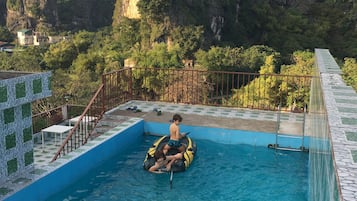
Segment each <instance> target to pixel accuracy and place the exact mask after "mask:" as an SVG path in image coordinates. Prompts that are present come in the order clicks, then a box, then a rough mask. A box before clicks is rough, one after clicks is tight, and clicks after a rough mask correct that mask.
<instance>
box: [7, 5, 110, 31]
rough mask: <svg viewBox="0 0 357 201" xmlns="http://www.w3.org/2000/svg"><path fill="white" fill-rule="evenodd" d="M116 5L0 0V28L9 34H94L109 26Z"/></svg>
mask: <svg viewBox="0 0 357 201" xmlns="http://www.w3.org/2000/svg"><path fill="white" fill-rule="evenodd" d="M115 1H116V0H67V1H57V0H26V1H25V0H11V1H10V0H0V25H2V26H7V27H8V29H9V30H10V31H12V32H16V31H17V30H19V29H22V28H29V29H34V30H38V31H58V30H62V31H63V30H80V29H87V30H93V29H96V28H99V27H103V26H107V25H110V24H111V21H112V16H113V9H114V3H115ZM39 29H40V30H39Z"/></svg>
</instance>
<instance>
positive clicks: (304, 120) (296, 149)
mask: <svg viewBox="0 0 357 201" xmlns="http://www.w3.org/2000/svg"><path fill="white" fill-rule="evenodd" d="M280 115H281V107H280V105H279V106H278V112H277V124H276V132H275V144H269V145H268V148H272V149H276V150H285V151H304V152H308V151H309V150H308V149H307V148H305V146H304V139H305V122H306V106H305V107H304V117H303V124H302V136H290V135H281V134H280V122H281V120H280ZM282 138H290V139H292V138H295V139H301V146H300V147H299V148H293V147H289V146H286V147H284V146H279V139H282Z"/></svg>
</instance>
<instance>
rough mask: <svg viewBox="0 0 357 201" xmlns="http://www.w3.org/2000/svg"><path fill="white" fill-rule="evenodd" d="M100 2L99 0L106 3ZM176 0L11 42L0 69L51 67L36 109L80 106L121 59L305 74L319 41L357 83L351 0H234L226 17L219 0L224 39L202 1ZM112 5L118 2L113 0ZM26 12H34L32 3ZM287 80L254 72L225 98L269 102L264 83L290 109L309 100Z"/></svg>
mask: <svg viewBox="0 0 357 201" xmlns="http://www.w3.org/2000/svg"><path fill="white" fill-rule="evenodd" d="M8 2H10V3H9V6H10V7H11V8H13V9H16V8H17V6H18V5H17V4H18V1H15V0H8ZM61 2H62V3H61V9H64V10H63V11H64V12H69V14H68V16H70V15H72V14H71V12H75V11H74V10H71V9H68V10H67V9H65V8H70V6H71V4H70V2H71V1H61ZM106 2H107V4H105V6H107V5H109V3H108V2H111V1H110V0H107V1H106ZM175 2H176V3H175V5H174V4H173V1H163V0H151V1H148V0H140V1H139V3H138V7H139V10H140V13H141V16H142V18H141V19H128V18H126V17H123V16H120V18H119V17H118V16H116V15H119V14H120V12H114V16H113V23H112V26H110V27H103V28H102V29H100V30H97V31H95V32H94V31H88V30H81V31H77V32H76V33H74V34H69V36H70V37H67V38H68V39H67V40H63V41H61V42H59V43H56V44H52V45H49V46H44V47H27V48H18V49H17V51H15V52H14V53H13V54H6V53H1V52H0V69H3V70H21V71H48V70H51V71H52V73H53V88H52V90H53V96H52V97H51V98H48V99H46V100H43V101H42V102H41V103H40V104H42V105H45V106H42V107H35V108H39V110H41V108H46V107H55V106H58V105H62V104H63V103H64V101H66V100H67V101H69V102H70V103H75V104H80V105H85V104H87V102H88V101H89V99H90V98H91V96H92V95H93V93H94V92H95V91H96V89H97V87H98V86H99V83H100V82H101V75H102V74H103V73H105V72H110V71H114V70H118V69H121V68H123V67H124V62H125V60H126V59H128V60H127V61H131V62H132V65H134V66H140V67H146V68H176V69H182V68H185V66H184V63H183V62H182V61H187V60H193V62H194V64H195V65H194V69H200V70H213V71H233V72H238V71H239V72H251V73H259V74H284V75H311V74H312V72H311V71H312V68H313V64H314V56H313V53H312V52H313V49H314V48H315V47H320V48H329V49H330V50H331V52H332V54H333V55H334V56H337V58H338V59H341V60H342V59H344V58H345V57H346V59H345V60H344V65H343V68H342V70H343V72H344V78H345V79H346V80H347V83H348V84H351V85H352V86H353V87H355V88H356V82H357V76H356V73H355V72H357V70H356V66H357V64H356V59H354V58H355V57H357V51H356V49H355V48H356V47H357V40H356V38H357V35H356V33H355V30H354V29H355V28H354V27H355V26H356V22H355V20H354V19H355V16H356V14H354V10H353V9H348V10H347V11H346V6H348V5H350V4H351V3H350V4H348V3H346V2H345V1H342V2H335V1H322V2H320V3H314V4H312V5H311V6H310V7H309V9H307V10H305V11H304V12H302V11H301V10H298V9H286V8H285V7H284V5H281V4H276V3H274V2H276V1H260V3H256V1H241V4H240V6H241V7H240V12H239V16H230V15H231V13H232V12H228V11H231V10H232V8H231V7H229V5H232V4H233V3H234V2H236V1H224V2H220V3H222V4H223V6H224V7H225V8H226V9H227V16H226V21H225V23H226V25H225V26H224V27H223V30H222V33H223V35H222V36H223V37H222V39H221V40H217V39H215V38H214V37H213V36H212V34H211V31H210V28H209V26H210V25H209V24H207V23H202V22H203V21H204V20H206V18H205V16H204V14H203V13H202V12H197V11H199V9H203V7H202V5H205V4H199V3H198V2H197V1H193V2H192V4H191V5H188V4H185V3H184V2H177V1H175ZM352 4H354V2H353V3H352ZM103 6H104V5H103ZM116 6H121V4H120V3H118V2H117V4H116ZM348 8H349V7H348ZM101 9H104V10H105V8H101ZM194 11H195V12H194ZM31 12H34V13H37V11H36V9H35V8H34V9H33V11H31ZM175 12H176V13H177V12H178V13H181V14H183V16H181V17H180V19H178V18H177V16H176V17H175V16H174V15H172V14H173V13H175ZM200 16H201V17H200ZM336 16H337V17H336ZM64 17H65V16H62V18H64ZM236 19H239V23H237V22H236ZM66 21H70V19H67V20H66ZM66 28H68V27H66ZM66 34H67V35H68V33H66ZM332 38H333V39H334V40H331V39H332ZM0 40H8V41H11V34H10V35H9V32H8V31H7V30H6V29H4V28H2V27H0ZM190 67H193V66H190ZM135 76H136V77H141V76H142V75H140V74H136V75H135ZM163 77H165V75H164V74H160V75H152V76H151V77H148V80H147V82H145V83H146V84H147V86H141V87H143V88H145V89H146V90H147V91H148V92H149V91H155V90H156V88H159V85H160V84H162V83H161V81H162V80H160V79H161V78H163ZM264 79H265V80H264ZM259 82H264V83H269V86H266V87H261V88H260V90H261V91H258V90H256V89H255V84H256V83H259ZM294 85H299V83H291V85H289V86H288V85H287V83H286V82H284V81H281V80H276V79H275V80H274V79H271V80H266V78H264V77H259V78H257V79H256V80H254V81H252V82H251V83H244V85H243V86H241V88H237V89H232V96H231V97H230V98H227V99H225V100H224V101H226V102H227V103H230V104H232V105H234V103H235V102H236V101H237V100H242V101H244V100H248V97H240V96H241V95H239V94H241V93H239V92H240V90H250V91H254V93H259V94H260V95H261V94H264V97H265V101H266V102H265V103H260V104H263V105H264V104H266V105H268V104H272V100H274V99H275V96H278V95H279V94H273V93H272V92H271V90H269V87H274V88H276V87H279V88H280V89H281V93H286V94H288V95H287V96H286V99H285V100H284V101H285V102H288V103H291V104H295V105H289V107H298V108H301V107H302V105H301V104H302V103H307V102H308V100H301V99H302V97H304V96H303V95H304V94H305V95H306V94H308V93H309V91H308V90H309V89H303V90H304V91H301V94H302V96H301V97H292V96H290V95H289V94H291V93H292V92H294V89H295V88H296V87H295V86H294ZM254 93H252V94H251V95H252V96H254ZM40 104H39V105H40ZM244 104H250V105H251V104H254V103H249V102H245V103H244ZM296 104H297V105H296ZM299 104H300V105H299Z"/></svg>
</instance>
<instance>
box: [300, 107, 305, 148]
mask: <svg viewBox="0 0 357 201" xmlns="http://www.w3.org/2000/svg"><path fill="white" fill-rule="evenodd" d="M305 122H306V104H305V107H304V119H303V122H302V143H301V151H304V149H305V148H304V138H305Z"/></svg>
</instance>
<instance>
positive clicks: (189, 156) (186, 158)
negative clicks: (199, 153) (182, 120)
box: [143, 136, 197, 172]
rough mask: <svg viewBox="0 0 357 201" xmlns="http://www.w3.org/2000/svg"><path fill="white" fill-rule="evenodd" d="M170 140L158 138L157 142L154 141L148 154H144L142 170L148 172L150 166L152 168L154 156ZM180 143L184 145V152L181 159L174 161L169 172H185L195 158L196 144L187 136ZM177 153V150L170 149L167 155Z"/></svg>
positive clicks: (167, 137)
mask: <svg viewBox="0 0 357 201" xmlns="http://www.w3.org/2000/svg"><path fill="white" fill-rule="evenodd" d="M169 139H170V136H163V137H161V138H159V139H158V140H156V141H155V142H154V143H153V145H152V146H151V147H150V148H149V150H148V152H147V153H146V157H145V160H144V165H143V166H144V169H145V170H149V169H150V167H151V166H153V165H154V164H155V159H154V154H155V152H156V151H157V150H162V149H163V148H164V146H165V144H167V143H168V141H169ZM180 142H181V143H182V144H185V145H186V150H185V152H184V154H183V158H182V159H179V160H176V161H175V162H174V163H173V164H172V166H171V170H172V171H173V172H182V171H185V170H186V169H187V168H188V167H189V166H190V164H191V163H192V161H193V158H194V156H195V153H196V149H197V148H196V143H195V142H194V141H193V140H192V139H191V138H190V137H188V136H186V137H183V138H181V139H180ZM177 153H178V150H177V149H175V148H171V149H170V150H169V151H168V153H167V155H175V154H177Z"/></svg>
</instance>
